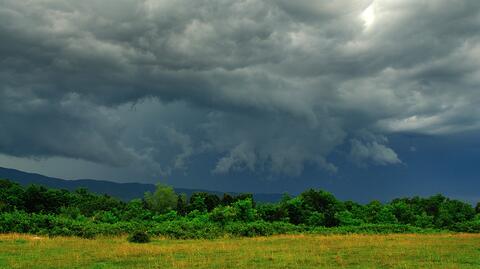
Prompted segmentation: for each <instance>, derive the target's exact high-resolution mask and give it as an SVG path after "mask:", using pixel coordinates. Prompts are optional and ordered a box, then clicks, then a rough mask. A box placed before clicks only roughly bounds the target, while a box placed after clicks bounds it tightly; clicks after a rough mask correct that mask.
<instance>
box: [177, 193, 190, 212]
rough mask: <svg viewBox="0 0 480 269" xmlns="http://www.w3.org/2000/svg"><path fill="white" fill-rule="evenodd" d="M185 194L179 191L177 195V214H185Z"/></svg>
mask: <svg viewBox="0 0 480 269" xmlns="http://www.w3.org/2000/svg"><path fill="white" fill-rule="evenodd" d="M187 206H188V203H187V195H186V194H185V193H181V194H179V195H178V201H177V212H178V214H179V215H182V216H185V215H186V214H187V211H188V210H187Z"/></svg>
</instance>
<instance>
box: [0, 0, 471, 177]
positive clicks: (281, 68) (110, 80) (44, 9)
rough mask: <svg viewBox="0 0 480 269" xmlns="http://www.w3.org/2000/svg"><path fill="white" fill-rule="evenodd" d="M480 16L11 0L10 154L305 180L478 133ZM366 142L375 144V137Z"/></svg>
mask: <svg viewBox="0 0 480 269" xmlns="http://www.w3.org/2000/svg"><path fill="white" fill-rule="evenodd" d="M478 29H480V2H479V1H473V0H458V1H447V0H439V1H413V0H401V1H400V0H388V1H387V0H385V1H381V0H349V1H346V0H345V1H344V0H342V1H330V2H328V1H309V0H299V1H284V0H280V1H273V0H244V1H233V0H224V1H220V0H198V1H185V0H176V1H169V0H158V1H154V0H115V1H113V0H104V1H93V0H85V1H71V0H43V1H40V0H35V1H17V0H0V40H1V42H0V81H1V83H0V128H1V132H0V153H3V154H7V155H10V156H16V157H27V158H49V157H54V156H55V157H66V158H73V159H83V160H87V161H91V162H94V163H101V164H106V165H112V166H129V165H131V166H133V167H137V168H138V169H146V170H148V171H150V172H151V173H152V174H170V173H171V172H172V171H174V170H176V171H184V172H185V173H188V167H189V165H190V164H191V162H192V157H193V156H202V155H203V154H214V155H216V156H218V159H217V162H216V165H215V166H213V167H210V168H209V169H210V170H211V172H212V173H214V174H228V173H235V172H238V171H250V172H256V173H265V174H273V175H276V174H277V175H287V176H291V177H295V176H299V175H301V174H302V171H303V169H304V166H305V165H307V164H309V165H310V164H311V165H314V166H317V167H320V168H321V169H325V170H327V171H330V172H332V173H334V172H335V171H336V170H337V167H336V165H335V164H334V163H331V161H329V156H330V154H332V152H333V151H334V150H336V149H338V148H339V147H340V146H342V145H347V146H348V147H349V152H347V153H348V154H349V155H350V157H349V159H350V160H353V162H354V163H357V164H359V165H365V164H369V165H391V164H399V163H402V161H401V156H398V155H397V154H396V152H395V151H394V150H393V149H392V148H390V147H389V146H388V140H387V139H386V137H388V135H390V134H393V133H418V134H426V135H449V134H452V133H458V132H464V131H469V130H477V129H479V128H480V106H478V104H480V91H479V86H480V62H479V61H478V59H480V42H479V41H480V34H479V31H478ZM366 134H368V135H366Z"/></svg>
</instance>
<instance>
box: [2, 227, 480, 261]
mask: <svg viewBox="0 0 480 269" xmlns="http://www.w3.org/2000/svg"><path fill="white" fill-rule="evenodd" d="M479 246H480V235H477V234H436V235H431V234H430V235H418V234H415V235H412V234H407V235H331V236H319V235H307V236H305V235H282V236H272V237H256V238H230V239H215V240H170V239H155V240H153V241H152V242H151V243H148V244H133V243H128V242H127V241H126V240H125V238H124V237H99V238H97V239H95V240H88V239H81V238H75V237H67V238H65V237H54V238H48V237H35V236H28V235H17V234H9V235H0V249H1V250H2V251H0V268H42V269H43V268H239V269H241V268H480V249H479Z"/></svg>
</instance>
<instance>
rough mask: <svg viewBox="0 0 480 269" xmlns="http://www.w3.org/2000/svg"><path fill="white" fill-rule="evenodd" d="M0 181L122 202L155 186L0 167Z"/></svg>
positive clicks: (269, 198)
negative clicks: (85, 192) (85, 191)
mask: <svg viewBox="0 0 480 269" xmlns="http://www.w3.org/2000/svg"><path fill="white" fill-rule="evenodd" d="M0 179H9V180H11V181H13V182H17V183H19V184H21V185H29V184H36V185H42V186H45V187H49V188H54V189H66V190H70V191H73V190H76V189H78V188H86V189H88V190H90V191H91V192H94V193H98V194H108V195H110V196H113V197H116V198H118V199H121V200H124V201H130V200H132V199H135V198H142V197H143V195H144V193H145V192H147V191H154V190H155V185H153V184H142V183H117V182H112V181H105V180H93V179H79V180H65V179H60V178H53V177H47V176H43V175H39V174H33V173H27V172H23V171H19V170H15V169H9V168H2V167H0ZM175 191H176V192H177V193H185V194H187V196H190V195H191V194H192V193H194V192H208V193H212V194H216V195H218V196H220V197H222V196H223V194H224V192H219V191H210V190H200V189H184V188H175ZM229 194H232V195H236V194H238V193H231V192H229ZM253 197H254V199H255V201H257V202H277V201H279V200H280V199H281V197H282V194H277V193H272V194H270V193H254V194H253Z"/></svg>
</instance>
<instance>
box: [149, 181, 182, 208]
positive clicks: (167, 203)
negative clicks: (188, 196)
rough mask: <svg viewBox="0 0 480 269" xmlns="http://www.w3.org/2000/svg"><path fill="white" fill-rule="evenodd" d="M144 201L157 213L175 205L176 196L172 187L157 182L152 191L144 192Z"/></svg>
mask: <svg viewBox="0 0 480 269" xmlns="http://www.w3.org/2000/svg"><path fill="white" fill-rule="evenodd" d="M144 199H145V202H146V204H147V207H148V208H149V209H150V210H152V211H155V212H158V213H166V212H168V211H170V210H172V209H175V208H176V207H177V202H178V196H177V194H176V193H175V190H173V188H172V187H170V186H167V185H163V184H157V188H156V190H155V192H154V193H151V192H146V193H145V197H144Z"/></svg>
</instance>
